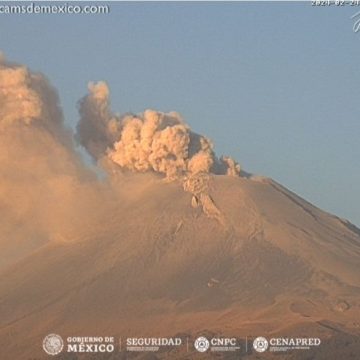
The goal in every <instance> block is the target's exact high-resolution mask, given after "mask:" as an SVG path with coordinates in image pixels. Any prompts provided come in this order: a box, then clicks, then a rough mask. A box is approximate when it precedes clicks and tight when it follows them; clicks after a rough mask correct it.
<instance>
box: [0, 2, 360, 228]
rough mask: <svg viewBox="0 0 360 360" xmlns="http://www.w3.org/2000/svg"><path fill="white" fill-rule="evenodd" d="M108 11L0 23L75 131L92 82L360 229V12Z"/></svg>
mask: <svg viewBox="0 0 360 360" xmlns="http://www.w3.org/2000/svg"><path fill="white" fill-rule="evenodd" d="M110 5H111V13H110V15H65V16H64V15H21V16H20V15H0V48H1V50H2V51H3V52H4V53H5V55H6V57H7V58H8V59H10V60H14V61H16V62H19V63H25V64H27V65H28V66H30V67H31V68H32V69H33V70H38V71H41V72H43V73H45V74H46V75H47V76H48V77H49V79H50V80H51V82H52V83H53V85H54V86H55V87H56V88H57V89H58V91H59V94H60V98H61V102H62V105H63V109H64V113H65V117H66V121H67V123H68V124H69V125H70V126H74V125H75V123H76V122H77V111H76V102H77V100H78V99H79V98H80V97H82V96H83V95H84V94H85V93H86V87H87V83H88V81H90V80H106V81H107V82H108V84H109V86H110V88H111V93H112V95H111V97H112V108H113V110H114V111H118V112H127V111H133V112H141V111H143V110H144V109H146V108H155V109H158V110H162V111H170V110H176V111H178V112H180V113H181V114H182V115H183V116H184V118H185V120H186V121H187V122H188V123H189V124H190V125H191V127H192V128H193V129H194V130H195V131H197V132H200V133H202V134H204V135H207V136H208V137H210V138H211V139H212V140H213V142H214V143H215V149H216V152H217V154H218V155H221V154H228V155H231V156H233V157H234V158H236V159H237V160H238V161H239V163H240V164H241V165H242V167H243V168H244V169H245V170H247V171H250V172H253V173H257V174H262V175H266V176H269V177H272V178H274V179H275V180H277V181H278V182H280V183H282V184H283V185H285V186H286V187H288V188H289V189H291V190H293V191H295V192H296V193H297V194H299V195H301V196H302V197H304V198H306V199H307V200H309V201H310V202H312V203H314V204H315V205H317V206H319V207H321V208H323V209H324V210H327V211H329V212H331V213H334V214H336V215H338V216H340V217H344V218H347V219H349V220H350V221H352V222H354V223H355V224H356V225H358V226H359V225H360V206H359V200H360V186H359V185H360V166H359V157H360V141H359V135H360V118H359V115H360V101H359V96H360V95H359V90H358V89H359V86H360V69H359V64H360V31H359V32H358V33H355V32H354V31H353V23H354V20H352V19H350V16H351V15H352V14H354V13H356V12H357V11H360V6H359V7H352V6H345V7H336V6H334V5H333V6H330V7H312V6H311V4H310V2H306V3H243V2H242V3H225V2H217V3H206V2H200V3H199V2H198V3H191V2H186V3H164V2H162V3H114V2H112V3H110Z"/></svg>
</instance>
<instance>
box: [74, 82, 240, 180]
mask: <svg viewBox="0 0 360 360" xmlns="http://www.w3.org/2000/svg"><path fill="white" fill-rule="evenodd" d="M109 104H110V101H109V89H108V87H107V85H106V84H105V83H104V82H99V83H97V84H94V83H90V84H89V94H88V95H87V96H85V97H84V98H83V99H82V100H81V101H80V103H79V112H80V117H81V118H80V122H79V124H78V127H77V138H78V140H79V142H80V143H81V144H82V145H83V146H84V147H85V148H86V149H87V151H88V152H89V153H90V154H91V155H92V156H93V157H94V158H95V159H101V158H102V157H104V156H106V157H108V158H109V159H111V160H112V161H113V162H114V163H116V164H117V165H119V166H120V167H121V168H123V169H128V170H131V171H138V172H146V171H154V172H158V173H162V174H164V175H165V176H166V178H167V179H169V180H172V179H176V178H181V177H183V176H188V175H195V174H198V173H210V172H211V173H215V174H228V175H239V173H240V166H239V165H238V164H237V163H236V162H235V161H234V160H233V159H231V158H229V157H222V158H220V159H218V158H217V157H216V156H215V153H214V151H213V145H212V143H211V141H210V140H209V139H208V138H206V137H205V136H203V135H199V134H197V133H195V132H193V131H192V130H191V129H190V127H189V126H188V125H187V124H186V123H185V122H184V121H183V119H182V118H181V116H180V115H179V114H178V113H176V112H170V113H162V112H158V111H154V110H146V111H145V112H144V113H143V114H140V115H129V114H128V115H124V116H118V115H114V114H113V113H112V112H111V110H110V107H109Z"/></svg>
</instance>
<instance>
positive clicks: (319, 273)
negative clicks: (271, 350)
mask: <svg viewBox="0 0 360 360" xmlns="http://www.w3.org/2000/svg"><path fill="white" fill-rule="evenodd" d="M119 182H121V187H122V191H124V192H125V193H126V192H128V193H132V194H133V195H132V196H131V197H130V198H128V199H127V200H126V202H125V203H122V204H121V206H120V205H117V206H114V207H113V208H112V212H111V214H112V216H111V217H110V218H106V219H105V218H100V219H99V221H98V223H94V222H92V225H91V229H88V231H85V230H84V232H83V234H82V236H81V237H79V238H76V239H71V241H61V240H54V241H51V242H48V243H46V244H44V245H42V246H39V247H38V248H37V249H36V250H32V251H31V252H30V253H29V254H27V255H26V256H24V257H23V258H21V260H18V261H16V262H15V263H13V264H11V265H9V266H7V267H6V268H5V269H4V270H3V272H2V273H1V277H0V279H1V281H0V319H1V330H0V334H1V336H0V339H1V344H0V345H1V349H2V359H14V358H16V359H27V358H31V357H34V356H35V357H36V358H46V357H45V356H44V354H43V353H42V349H41V341H42V338H43V337H44V334H47V333H51V332H53V331H54V329H56V331H57V332H58V333H61V334H66V335H67V336H70V335H73V334H84V332H85V331H86V333H90V334H105V333H109V334H116V336H119V337H120V336H124V335H126V336H139V334H141V336H172V335H175V334H179V333H185V334H189V335H193V334H198V333H201V332H202V333H204V332H207V333H209V332H210V333H216V334H219V333H221V334H225V335H231V336H234V335H237V336H243V337H245V336H247V337H248V336H257V335H260V334H261V335H264V336H267V335H273V334H280V333H281V334H286V335H288V336H290V335H291V334H295V335H299V336H300V335H301V336H305V335H306V336H315V335H316V336H320V337H321V338H322V339H323V341H329V344H328V346H327V347H322V348H321V349H322V351H327V352H326V356H327V358H328V359H330V358H334V359H335V358H338V357H337V356H339V353H344V351H346V349H345V347H342V348H341V350H340V349H338V353H334V352H333V351H332V354H331V353H330V355H329V352H328V351H329V350H328V349H329V348H331V341H332V340H333V341H335V342H336V341H338V340H336V339H338V338H339V337H341V338H342V339H343V338H344V339H347V340H343V341H345V342H346V341H347V344H348V345H347V346H348V347H349V353H348V354H351V351H352V350H351V349H352V347H354V346H355V345H354V344H357V346H358V340H357V339H358V338H357V337H358V335H359V331H360V321H359V320H360V276H359V275H360V273H359V265H360V230H359V229H357V228H356V227H355V226H354V225H352V224H351V223H349V222H347V221H346V220H342V219H340V218H338V217H336V216H333V215H330V214H328V213H325V212H323V211H321V210H320V209H318V208H316V207H315V206H313V205H311V204H310V203H308V202H307V201H305V200H303V199H302V198H300V197H298V196H297V195H296V194H294V193H292V192H291V191H289V190H287V189H286V188H284V187H283V186H281V185H279V184H278V183H276V182H275V181H273V180H271V179H268V178H263V177H239V178H235V177H227V176H221V175H220V176H211V177H210V179H209V184H208V189H207V192H206V196H207V198H208V199H209V201H211V204H212V206H214V208H216V212H215V213H216V217H213V216H211V215H212V213H211V209H213V208H212V207H210V215H209V213H207V212H206V211H204V209H203V208H202V206H201V204H200V203H197V201H196V200H195V199H194V195H192V194H190V193H188V192H185V191H184V190H183V189H182V186H181V184H179V183H176V182H174V183H164V182H163V181H161V180H159V179H157V178H156V177H154V176H152V175H131V176H127V177H125V178H124V179H121V180H119ZM134 188H137V189H139V188H141V190H139V191H138V192H137V193H136V194H134V191H133V189H134ZM197 205H198V206H197ZM349 339H350V340H349ZM344 346H345V345H344ZM319 351H320V350H319ZM4 354H5V356H4ZM7 354H9V356H6V355H7ZM158 356H159V358H162V357H161V356H160V355H158ZM163 356H164V358H166V356H171V355H169V354H167V355H166V356H165V355H163ZM186 356H187V357H186ZM196 356H200V355H196V354H193V357H194V358H196ZM208 356H210V355H208ZM248 356H255V355H251V354H249V355H248ZM264 356H265V355H264ZM268 356H270V355H268ZM283 356H284V358H286V356H287V355H283ZM289 356H290V355H289ZM291 356H294V355H293V354H292V355H291ZM296 356H298V357H296V358H300V356H302V353H301V352H300V353H298V355H296ZM307 356H308V354H307ZM323 356H325V355H323ZM331 356H333V357H331ZM349 356H350V355H349ZM172 357H173V358H182V357H181V356H180V355H179V354H172ZM184 358H189V354H187V355H184ZM291 358H293V357H291ZM319 358H320V357H319ZM349 358H350V357H349ZM354 358H355V357H354Z"/></svg>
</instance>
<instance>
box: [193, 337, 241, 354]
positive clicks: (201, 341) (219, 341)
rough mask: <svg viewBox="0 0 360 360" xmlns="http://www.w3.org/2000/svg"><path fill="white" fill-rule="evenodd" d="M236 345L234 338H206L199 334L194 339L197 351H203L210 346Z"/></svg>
mask: <svg viewBox="0 0 360 360" xmlns="http://www.w3.org/2000/svg"><path fill="white" fill-rule="evenodd" d="M235 346H237V339H236V338H212V339H210V340H208V339H207V338H206V337H205V336H200V337H198V338H197V339H196V340H195V343H194V347H195V349H196V350H197V351H199V352H205V351H207V350H208V349H209V348H210V347H212V349H213V350H214V348H215V347H216V348H220V347H235Z"/></svg>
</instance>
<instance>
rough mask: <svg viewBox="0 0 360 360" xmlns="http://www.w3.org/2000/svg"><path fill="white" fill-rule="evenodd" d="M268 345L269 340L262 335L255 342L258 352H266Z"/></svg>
mask: <svg viewBox="0 0 360 360" xmlns="http://www.w3.org/2000/svg"><path fill="white" fill-rule="evenodd" d="M268 347H269V343H268V341H267V340H266V339H265V338H264V337H262V336H259V337H257V338H256V339H255V340H254V342H253V348H254V349H255V350H256V351H257V352H264V351H266V350H267V348H268Z"/></svg>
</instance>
